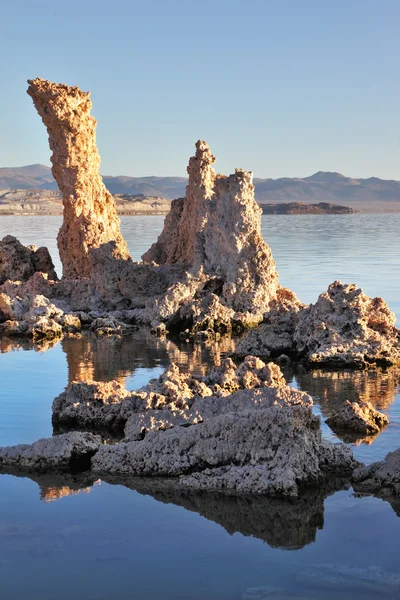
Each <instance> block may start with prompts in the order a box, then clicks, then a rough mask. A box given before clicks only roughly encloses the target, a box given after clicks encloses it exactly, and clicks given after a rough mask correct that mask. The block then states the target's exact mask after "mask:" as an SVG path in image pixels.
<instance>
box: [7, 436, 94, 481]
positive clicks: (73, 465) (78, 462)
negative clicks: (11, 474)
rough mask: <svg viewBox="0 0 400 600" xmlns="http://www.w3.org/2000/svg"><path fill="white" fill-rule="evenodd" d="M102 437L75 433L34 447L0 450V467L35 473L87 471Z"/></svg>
mask: <svg viewBox="0 0 400 600" xmlns="http://www.w3.org/2000/svg"><path fill="white" fill-rule="evenodd" d="M101 443H102V442H101V438H100V436H98V435H93V434H92V433H79V432H77V431H73V432H72V433H66V434H63V435H57V436H54V437H52V438H43V439H41V440H38V441H37V442H34V443H33V444H19V445H17V446H5V447H3V448H0V468H1V469H2V468H3V467H19V468H24V469H32V470H35V471H47V470H48V469H66V470H68V469H78V470H79V469H80V470H84V469H87V468H88V466H89V464H90V459H91V457H92V456H93V455H94V453H95V452H96V451H97V450H98V449H99V447H100V445H101Z"/></svg>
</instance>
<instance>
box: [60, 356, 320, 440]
mask: <svg viewBox="0 0 400 600" xmlns="http://www.w3.org/2000/svg"><path fill="white" fill-rule="evenodd" d="M257 390H258V391H257ZM235 393H236V395H235ZM228 396H229V400H228V398H225V397H228ZM273 404H277V405H283V404H293V405H295V404H304V405H311V404H312V400H311V398H310V396H308V395H307V394H304V393H303V392H299V391H298V390H295V389H292V388H289V386H287V385H286V382H285V379H284V377H283V375H282V373H281V371H280V369H279V367H278V366H277V365H275V364H273V363H269V364H267V365H266V364H265V363H264V362H262V361H261V360H260V359H257V358H254V357H247V358H246V360H245V361H244V362H243V363H242V364H241V365H240V366H239V367H236V365H235V364H234V363H233V362H232V360H231V359H225V360H223V361H222V363H221V365H220V366H218V367H215V368H214V369H213V370H212V371H211V373H210V374H209V375H206V376H203V377H199V378H194V377H192V376H191V374H190V373H181V372H180V370H179V369H178V367H177V366H176V365H174V364H172V365H171V367H170V368H168V369H167V370H166V371H165V372H164V373H163V374H162V375H161V376H160V377H159V378H158V379H155V380H152V381H150V383H149V384H147V385H146V386H144V387H142V388H141V389H140V390H138V391H134V392H128V391H127V390H126V389H125V388H124V387H123V386H122V385H120V384H119V383H118V382H115V381H114V382H109V383H101V382H90V381H89V382H85V383H73V384H72V385H71V386H70V387H69V388H68V389H67V390H66V391H65V392H63V393H62V394H60V396H58V397H57V398H56V399H55V400H54V402H53V425H54V426H55V427H56V428H57V427H60V426H62V427H79V428H85V427H90V428H94V429H96V428H97V429H101V430H114V431H115V430H116V431H122V430H123V428H124V427H125V425H126V427H125V436H126V437H127V438H129V439H141V438H142V437H143V435H144V434H145V433H146V432H147V431H148V430H150V429H168V428H170V427H173V426H176V425H189V424H191V423H197V422H201V421H202V420H203V419H205V418H207V417H208V416H215V415H217V414H222V413H226V412H229V411H231V412H233V411H238V410H240V408H241V407H244V406H248V407H253V408H257V407H262V406H271V405H273Z"/></svg>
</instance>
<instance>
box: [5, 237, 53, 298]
mask: <svg viewBox="0 0 400 600" xmlns="http://www.w3.org/2000/svg"><path fill="white" fill-rule="evenodd" d="M37 271H39V272H42V273H46V274H47V276H48V278H49V279H54V280H55V279H58V278H57V274H56V272H55V270H54V265H53V262H52V260H51V257H50V254H49V251H48V250H47V248H44V247H41V248H37V249H36V247H35V246H23V244H21V242H19V241H18V240H17V238H15V237H13V236H12V235H7V236H6V237H4V238H3V239H2V240H1V241H0V286H1V285H2V284H3V283H5V282H6V281H7V280H10V281H27V280H28V279H29V278H30V277H32V275H33V274H34V273H35V272H37Z"/></svg>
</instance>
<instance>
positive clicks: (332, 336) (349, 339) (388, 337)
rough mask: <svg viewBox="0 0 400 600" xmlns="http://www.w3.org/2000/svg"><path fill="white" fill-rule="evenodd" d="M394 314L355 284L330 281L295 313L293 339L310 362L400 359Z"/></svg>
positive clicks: (359, 363) (361, 362)
mask: <svg viewBox="0 0 400 600" xmlns="http://www.w3.org/2000/svg"><path fill="white" fill-rule="evenodd" d="M395 321H396V316H395V314H394V313H393V312H391V311H390V310H389V307H388V305H387V304H386V302H385V301H384V300H382V298H370V297H369V296H367V295H366V294H364V292H363V291H362V290H361V289H360V288H358V287H357V286H356V285H355V284H349V285H344V284H343V283H341V282H340V281H335V282H334V283H332V284H331V285H330V286H329V288H328V290H327V292H324V293H323V294H321V295H320V296H319V298H318V300H317V302H316V303H315V304H313V305H311V306H309V307H308V308H306V309H305V310H303V311H301V313H300V315H299V323H298V325H297V327H296V331H295V334H294V340H295V343H296V347H297V351H298V352H299V353H300V354H302V355H305V356H306V358H307V360H308V361H310V362H311V363H324V364H330V365H342V364H345V365H346V364H348V365H353V366H360V367H364V366H368V365H370V364H372V363H377V364H382V365H391V364H394V363H396V362H399V361H400V345H399V341H400V337H399V336H400V332H399V330H398V329H396V327H395Z"/></svg>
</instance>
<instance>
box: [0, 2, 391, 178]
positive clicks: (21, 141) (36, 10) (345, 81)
mask: <svg viewBox="0 0 400 600" xmlns="http://www.w3.org/2000/svg"><path fill="white" fill-rule="evenodd" d="M0 22H1V36H0V55H1V57H2V60H1V62H0V75H1V82H2V89H1V93H0V132H1V134H0V167H12V166H14V167H15V166H22V165H28V164H35V163H42V164H46V165H49V164H50V152H49V149H48V143H47V133H46V130H45V127H44V125H43V124H42V122H41V120H40V118H39V116H38V115H37V113H36V112H35V110H34V107H33V105H32V101H31V99H30V98H29V97H28V96H27V95H26V88H27V83H26V80H27V79H33V78H35V77H43V78H45V79H49V80H51V81H54V82H63V83H67V84H69V85H78V86H79V87H80V88H81V89H83V90H85V91H90V92H91V98H92V102H93V110H92V114H93V115H94V116H95V117H96V119H97V120H98V127H97V142H98V146H99V151H100V155H101V157H102V166H101V172H102V174H103V175H129V176H148V175H159V176H168V175H175V176H184V175H185V174H186V166H187V163H188V159H189V157H190V156H191V155H192V154H193V151H194V144H195V142H196V140H197V139H199V138H201V139H204V140H206V141H207V142H208V144H209V145H210V146H211V150H212V152H213V153H214V154H215V155H216V157H217V163H216V169H217V171H218V172H221V173H223V174H229V173H232V172H233V171H234V169H235V168H236V167H241V168H244V169H246V170H251V171H253V172H254V174H255V176H256V177H274V178H275V177H304V176H307V175H311V174H312V173H314V172H316V171H320V170H321V171H338V172H340V173H343V174H344V175H347V176H351V177H371V176H376V177H382V178H385V179H398V180H399V179H400V156H399V154H400V119H399V108H400V77H399V63H400V60H399V59H400V35H399V27H400V2H399V0H246V1H244V0H242V1H238V0H201V1H193V0H143V1H139V0H107V1H104V0H68V1H67V0H64V1H57V0H0Z"/></svg>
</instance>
